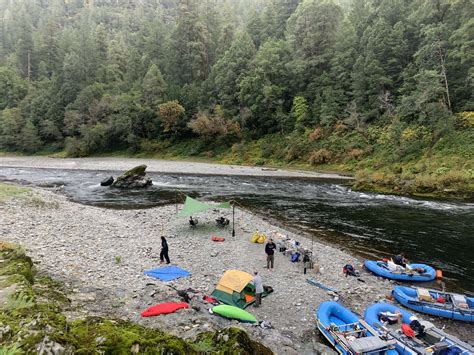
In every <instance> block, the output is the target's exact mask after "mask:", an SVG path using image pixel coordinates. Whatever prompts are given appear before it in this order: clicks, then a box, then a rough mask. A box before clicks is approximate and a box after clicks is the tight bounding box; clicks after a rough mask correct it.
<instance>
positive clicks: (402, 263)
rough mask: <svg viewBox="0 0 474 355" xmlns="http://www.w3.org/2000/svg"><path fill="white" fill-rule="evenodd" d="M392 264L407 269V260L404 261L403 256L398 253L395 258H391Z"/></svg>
mask: <svg viewBox="0 0 474 355" xmlns="http://www.w3.org/2000/svg"><path fill="white" fill-rule="evenodd" d="M393 262H394V263H395V264H397V265H400V266H403V267H404V268H406V267H407V263H408V260H407V259H405V254H404V253H400V254H398V255H397V256H396V257H394V258H393Z"/></svg>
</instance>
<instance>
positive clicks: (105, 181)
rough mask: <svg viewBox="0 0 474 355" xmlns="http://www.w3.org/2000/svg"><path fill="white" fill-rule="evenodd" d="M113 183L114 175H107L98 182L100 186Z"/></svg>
mask: <svg viewBox="0 0 474 355" xmlns="http://www.w3.org/2000/svg"><path fill="white" fill-rule="evenodd" d="M113 183H114V177H113V176H109V177H107V178H105V179H104V180H102V181H101V182H100V186H110V185H112V184H113Z"/></svg>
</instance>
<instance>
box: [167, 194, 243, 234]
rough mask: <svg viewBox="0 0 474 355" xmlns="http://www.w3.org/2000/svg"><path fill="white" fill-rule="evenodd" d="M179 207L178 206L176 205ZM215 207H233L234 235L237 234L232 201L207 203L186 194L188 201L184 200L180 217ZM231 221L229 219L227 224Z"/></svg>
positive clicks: (179, 213)
mask: <svg viewBox="0 0 474 355" xmlns="http://www.w3.org/2000/svg"><path fill="white" fill-rule="evenodd" d="M176 208H177V207H176ZM213 208H232V236H233V237H234V236H235V228H234V216H235V210H234V204H231V202H230V201H227V202H223V203H219V204H214V203H206V202H202V201H198V200H196V199H194V198H192V197H189V196H186V201H185V202H184V208H183V209H182V210H181V211H179V212H178V217H187V216H192V215H193V214H196V213H198V212H203V211H207V210H210V209H213ZM228 223H229V221H227V224H228Z"/></svg>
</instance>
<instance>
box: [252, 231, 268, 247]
mask: <svg viewBox="0 0 474 355" xmlns="http://www.w3.org/2000/svg"><path fill="white" fill-rule="evenodd" d="M251 240H252V243H258V244H263V243H265V241H266V240H267V236H266V235H265V234H263V233H260V232H259V231H258V230H256V231H255V232H254V233H253V235H252V239H251Z"/></svg>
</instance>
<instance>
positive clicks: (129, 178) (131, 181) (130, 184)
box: [111, 164, 152, 189]
mask: <svg viewBox="0 0 474 355" xmlns="http://www.w3.org/2000/svg"><path fill="white" fill-rule="evenodd" d="M145 170H146V165H144V164H143V165H138V166H136V167H134V168H133V169H130V170H128V171H126V172H124V173H123V174H122V175H120V176H119V177H118V178H117V179H116V180H115V181H114V182H113V184H112V185H111V186H112V187H119V188H129V189H133V188H137V187H147V186H149V185H151V184H152V181H151V178H150V177H148V176H147V175H146V172H145Z"/></svg>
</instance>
